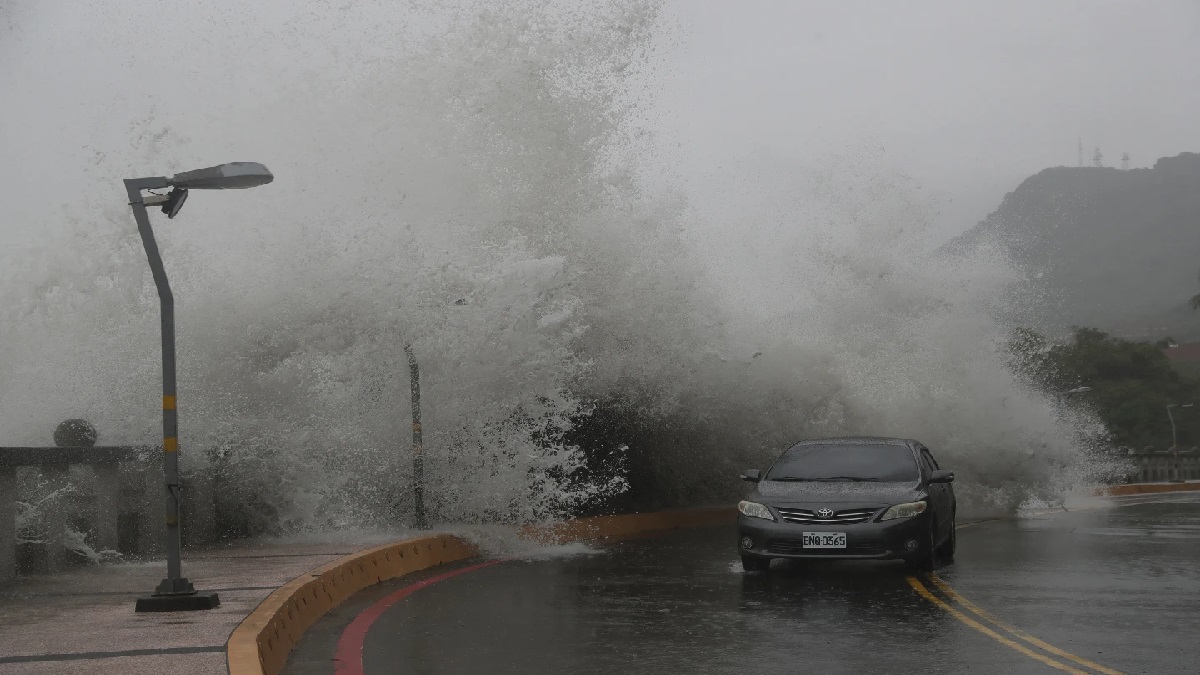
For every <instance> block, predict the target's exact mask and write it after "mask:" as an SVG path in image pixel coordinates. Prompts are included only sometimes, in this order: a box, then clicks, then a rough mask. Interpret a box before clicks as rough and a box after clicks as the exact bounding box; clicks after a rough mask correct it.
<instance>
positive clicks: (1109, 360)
mask: <svg viewBox="0 0 1200 675" xmlns="http://www.w3.org/2000/svg"><path fill="white" fill-rule="evenodd" d="M1008 346H1009V350H1010V353H1011V354H1012V357H1013V361H1012V363H1013V366H1014V368H1015V369H1016V370H1017V371H1018V372H1019V373H1020V374H1021V375H1023V376H1024V377H1025V378H1026V379H1027V380H1028V381H1029V382H1031V383H1032V384H1034V385H1035V386H1037V387H1039V388H1041V389H1043V390H1044V391H1047V392H1051V393H1054V394H1056V395H1063V396H1064V398H1065V397H1066V395H1065V394H1064V392H1067V391H1069V390H1071V389H1076V388H1078V387H1090V388H1091V391H1089V392H1087V393H1084V394H1080V395H1078V396H1072V397H1070V403H1071V404H1072V405H1080V406H1085V407H1087V408H1089V409H1091V410H1092V411H1094V412H1095V413H1096V414H1097V415H1098V416H1099V418H1100V419H1101V420H1102V421H1103V422H1104V423H1105V425H1106V426H1107V427H1108V430H1109V432H1110V433H1111V434H1112V442H1113V443H1114V444H1115V445H1117V446H1120V447H1128V448H1134V449H1138V450H1141V449H1143V448H1145V447H1154V448H1156V449H1160V450H1161V449H1164V448H1166V447H1168V446H1170V444H1171V424H1170V421H1169V419H1168V418H1167V405H1169V404H1179V403H1190V402H1192V401H1196V402H1198V403H1200V378H1196V377H1192V376H1188V375H1184V374H1181V373H1180V372H1178V371H1177V370H1175V369H1174V368H1173V367H1172V365H1171V363H1170V361H1168V360H1167V357H1166V355H1165V354H1163V352H1162V349H1161V348H1159V347H1158V346H1156V345H1154V344H1150V343H1146V342H1133V341H1130V340H1123V339H1120V338H1115V337H1112V336H1110V335H1107V334H1105V333H1103V332H1101V331H1099V330H1096V329H1094V328H1076V329H1075V331H1074V334H1073V335H1072V337H1071V339H1070V340H1069V341H1066V342H1061V343H1053V342H1050V341H1048V340H1047V339H1046V338H1045V337H1043V336H1042V335H1041V334H1040V333H1038V332H1036V331H1033V330H1030V329H1027V328H1024V329H1020V330H1018V331H1017V333H1016V335H1015V336H1014V337H1013V339H1012V340H1011V341H1010V342H1009V345H1008ZM1173 412H1174V414H1175V422H1176V425H1177V427H1178V433H1179V444H1180V446H1182V447H1191V446H1194V445H1197V444H1200V406H1198V407H1196V408H1190V409H1179V408H1176V409H1175V410H1174V411H1173Z"/></svg>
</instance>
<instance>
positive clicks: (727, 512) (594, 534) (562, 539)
mask: <svg viewBox="0 0 1200 675" xmlns="http://www.w3.org/2000/svg"><path fill="white" fill-rule="evenodd" d="M736 517H737V509H735V508H732V507H724V506H719V507H712V508H698V509H681V510H678V511H656V512H653V513H630V514H626V515H621V516H595V517H592V518H578V519H575V520H568V521H564V522H561V523H553V524H550V525H526V526H525V527H523V528H521V531H520V535H521V537H522V538H523V539H529V540H531V541H536V542H537V543H539V544H565V543H568V542H572V541H589V540H594V539H617V538H621V537H630V536H634V535H639V534H645V533H648V532H661V531H664V530H674V529H677V528H681V527H698V526H701V525H715V524H718V523H726V522H732V521H733V520H734V519H735V518H736Z"/></svg>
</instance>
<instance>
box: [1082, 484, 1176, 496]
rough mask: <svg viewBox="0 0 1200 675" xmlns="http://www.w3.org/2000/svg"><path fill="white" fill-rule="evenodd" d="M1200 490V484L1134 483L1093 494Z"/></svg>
mask: <svg viewBox="0 0 1200 675" xmlns="http://www.w3.org/2000/svg"><path fill="white" fill-rule="evenodd" d="M1192 490H1200V483H1132V484H1129V485H1109V486H1108V487H1102V488H1099V489H1097V490H1096V491H1095V492H1094V493H1093V494H1095V495H1096V496H1098V497H1120V496H1122V495H1150V494H1157V493H1159V492H1190V491H1192Z"/></svg>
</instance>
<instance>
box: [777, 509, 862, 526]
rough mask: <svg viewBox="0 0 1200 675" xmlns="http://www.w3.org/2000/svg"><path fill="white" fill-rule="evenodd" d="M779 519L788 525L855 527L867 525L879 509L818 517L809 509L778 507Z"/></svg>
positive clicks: (853, 510) (855, 510)
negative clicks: (857, 524)
mask: <svg viewBox="0 0 1200 675" xmlns="http://www.w3.org/2000/svg"><path fill="white" fill-rule="evenodd" d="M775 510H776V511H778V512H779V517H780V518H782V519H783V520H784V521H785V522H788V523H803V524H805V525H853V524H854V523H865V522H867V521H868V520H870V519H871V516H873V515H875V512H876V511H877V510H878V509H847V510H845V511H837V512H834V513H829V514H826V515H818V514H817V512H816V511H810V510H808V509H781V508H778V507H776V509H775Z"/></svg>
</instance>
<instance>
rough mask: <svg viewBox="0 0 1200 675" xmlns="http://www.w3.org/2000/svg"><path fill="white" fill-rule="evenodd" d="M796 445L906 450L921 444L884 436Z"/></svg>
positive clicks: (842, 438) (855, 437) (813, 440)
mask: <svg viewBox="0 0 1200 675" xmlns="http://www.w3.org/2000/svg"><path fill="white" fill-rule="evenodd" d="M798 445H903V446H905V447H907V448H914V447H917V446H920V445H921V443H920V442H918V441H914V440H913V439H911V438H889V437H886V436H843V437H840V438H815V439H812V440H808V441H800V442H799V443H796V444H794V445H793V446H792V447H796V446H798Z"/></svg>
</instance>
